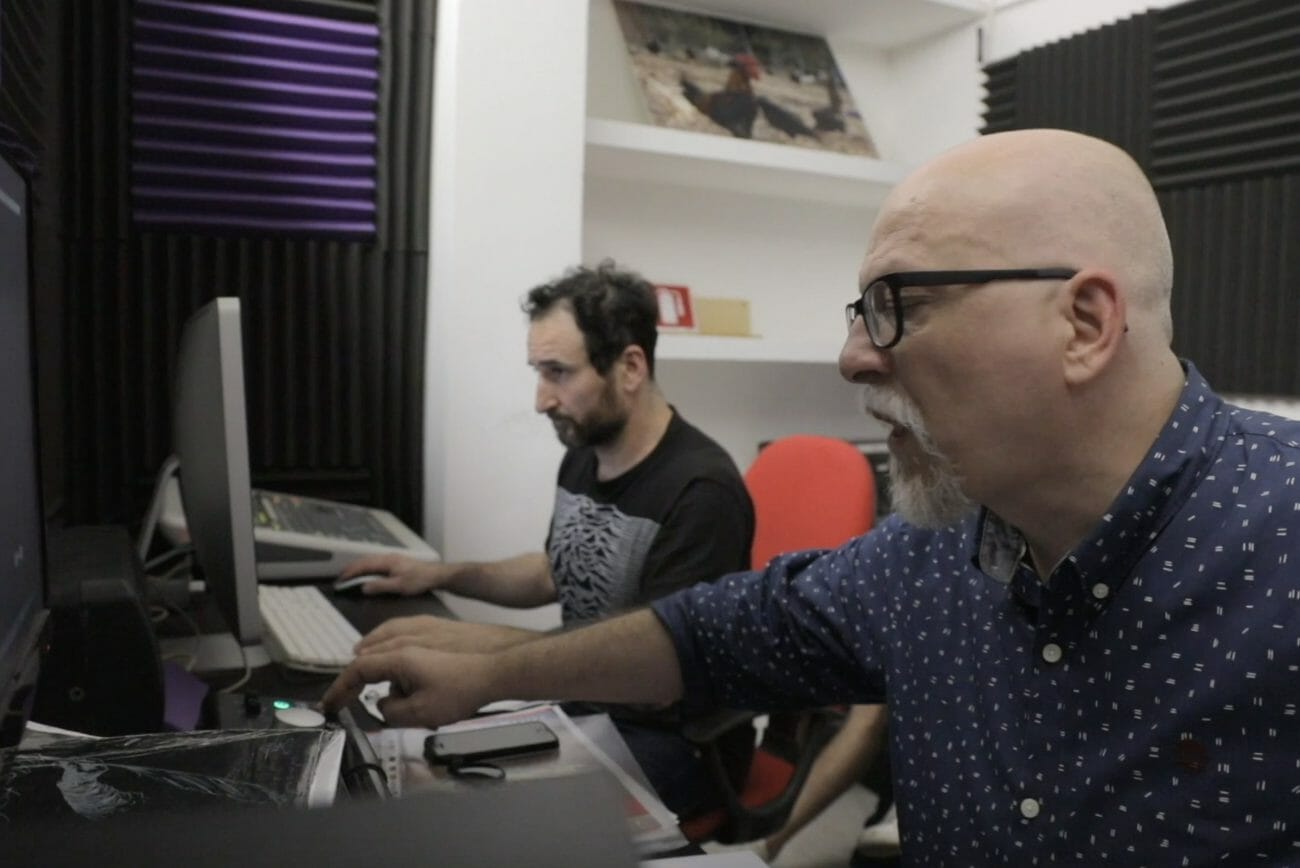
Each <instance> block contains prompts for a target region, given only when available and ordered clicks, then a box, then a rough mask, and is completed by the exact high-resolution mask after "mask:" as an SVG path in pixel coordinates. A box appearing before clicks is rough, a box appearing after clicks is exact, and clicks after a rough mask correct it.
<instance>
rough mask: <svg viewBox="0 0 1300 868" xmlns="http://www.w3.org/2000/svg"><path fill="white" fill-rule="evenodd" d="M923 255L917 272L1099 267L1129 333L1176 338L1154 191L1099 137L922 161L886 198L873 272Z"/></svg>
mask: <svg viewBox="0 0 1300 868" xmlns="http://www.w3.org/2000/svg"><path fill="white" fill-rule="evenodd" d="M918 247H919V248H921V249H924V250H925V251H927V253H928V254H930V255H932V256H933V257H934V261H933V262H931V263H927V264H926V265H925V266H924V267H934V268H992V267H1044V266H1058V265H1064V266H1071V267H1076V268H1083V267H1097V268H1103V269H1105V270H1107V271H1109V272H1110V273H1112V274H1113V275H1114V276H1115V277H1116V279H1117V280H1118V281H1119V282H1120V283H1121V284H1122V285H1123V286H1124V288H1125V292H1126V296H1127V300H1128V302H1129V312H1130V318H1131V320H1132V321H1133V325H1134V326H1135V329H1134V331H1135V332H1140V333H1142V334H1143V335H1145V336H1148V337H1151V338H1158V339H1159V341H1160V342H1161V343H1163V344H1164V345H1165V346H1168V343H1169V341H1170V339H1171V337H1172V326H1171V320H1170V314H1169V293H1170V289H1171V286H1172V284H1173V257H1172V254H1171V252H1170V247H1169V235H1168V232H1167V230H1166V228H1165V223H1164V218H1163V216H1162V215H1161V213H1160V206H1159V204H1158V203H1157V201H1156V197H1155V192H1154V191H1153V190H1152V189H1151V184H1150V182H1148V181H1147V179H1146V177H1145V176H1144V175H1143V173H1142V170H1141V169H1140V168H1138V166H1137V164H1136V163H1135V162H1133V160H1132V159H1131V158H1130V157H1129V156H1128V155H1127V154H1125V153H1124V152H1123V151H1121V150H1120V149H1119V148H1116V147H1115V146H1113V145H1111V144H1108V143H1107V142H1103V141H1101V140H1100V139H1095V138H1091V137H1089V136H1084V135H1081V134H1078V133H1072V132H1066V131H1064V130H1021V131H1016V132H1008V133H997V134H995V135H990V136H984V137H982V138H979V139H975V140H974V141H971V142H968V143H966V144H963V145H961V146H959V147H957V148H954V149H953V150H951V151H948V152H947V153H945V154H943V155H941V156H939V157H938V158H936V159H934V160H933V161H931V162H929V163H927V164H926V165H925V166H923V167H922V168H920V169H918V170H917V171H916V172H915V173H913V174H912V175H911V176H909V177H908V178H907V179H905V180H904V181H903V182H902V183H901V184H899V185H898V187H896V188H895V189H894V190H893V191H892V192H891V194H890V195H889V197H888V198H887V199H886V201H885V204H884V206H883V207H882V209H881V212H880V217H879V219H878V220H877V223H876V227H875V231H874V233H873V238H872V255H871V256H870V257H869V262H871V260H873V259H875V258H876V256H875V254H876V253H878V252H879V253H883V255H884V257H885V259H886V260H888V257H889V256H890V255H891V253H892V251H894V250H908V251H913V250H915V249H917V248H918ZM884 264H885V267H884V268H880V269H877V268H875V266H874V264H873V265H871V266H869V267H872V268H873V270H876V271H877V273H883V271H886V270H889V269H890V268H892V266H891V265H889V263H888V262H887V261H886V262H885V263H884ZM908 267H912V268H916V267H922V266H920V265H917V264H916V263H914V262H913V263H909V264H908ZM1140 326H1142V327H1140ZM1135 336H1136V335H1135Z"/></svg>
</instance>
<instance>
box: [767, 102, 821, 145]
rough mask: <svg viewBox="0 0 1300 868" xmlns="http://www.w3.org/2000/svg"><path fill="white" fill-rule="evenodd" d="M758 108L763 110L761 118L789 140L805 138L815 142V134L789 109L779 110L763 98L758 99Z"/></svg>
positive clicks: (779, 108)
mask: <svg viewBox="0 0 1300 868" xmlns="http://www.w3.org/2000/svg"><path fill="white" fill-rule="evenodd" d="M758 107H759V108H760V109H762V110H763V117H764V118H765V119H766V120H767V122H768V123H769V124H771V125H772V127H773V128H774V129H778V130H780V131H781V132H783V133H785V134H786V135H787V136H789V137H790V138H792V139H793V138H796V137H798V136H807V137H808V138H810V139H813V140H814V141H816V140H817V134H816V133H815V132H813V131H812V129H811V128H810V127H809V126H808V125H807V124H806V123H804V122H803V118H801V117H799V116H798V115H797V114H795V113H794V112H792V111H790V110H789V109H785V108H781V106H779V105H777V104H776V103H774V102H772V100H770V99H768V98H767V97H765V96H760V97H759V98H758Z"/></svg>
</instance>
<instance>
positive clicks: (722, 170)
mask: <svg viewBox="0 0 1300 868" xmlns="http://www.w3.org/2000/svg"><path fill="white" fill-rule="evenodd" d="M586 171H587V174H588V175H589V176H592V177H598V178H602V177H603V178H616V179H621V180H633V181H641V182H649V183H654V184H669V185H674V186H684V187H691V188H696V189H701V188H702V189H715V190H727V191H731V192H738V193H748V194H751V195H760V196H775V197H779V198H785V199H808V200H814V201H817V202H821V203H823V204H841V205H848V206H852V207H859V208H875V207H876V206H877V205H879V204H880V201H881V200H882V199H883V198H884V196H885V194H886V193H888V192H889V189H890V188H891V187H893V186H894V185H895V184H896V183H898V181H899V180H901V179H902V177H903V174H904V170H903V168H902V167H901V166H899V165H898V164H896V163H890V162H887V161H884V160H873V159H871V158H869V157H856V156H850V155H847V154H837V153H831V152H828V151H818V150H813V149H811V148H800V147H795V146H792V145H781V144H773V143H771V142H755V141H751V140H746V139H735V138H731V137H729V136H719V135H712V134H709V133H697V132H689V131H686V130H675V129H670V128H667V127H656V126H651V125H649V124H638V123H629V122H626V121H614V120H606V119H602V118H589V119H588V120H587V163H586Z"/></svg>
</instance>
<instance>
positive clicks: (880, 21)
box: [651, 0, 988, 48]
mask: <svg viewBox="0 0 1300 868" xmlns="http://www.w3.org/2000/svg"><path fill="white" fill-rule="evenodd" d="M651 2H653V3H654V4H655V5H659V6H675V7H680V8H685V9H689V10H690V11H693V12H701V13H704V14H713V15H716V16H718V17H720V18H730V19H735V20H738V21H751V22H753V23H755V24H767V25H770V26H773V27H778V28H781V29H784V30H796V31H800V32H803V33H815V34H817V35H820V36H825V37H827V38H829V39H834V40H837V41H848V42H857V43H861V44H863V45H869V46H872V47H876V48H891V47H896V46H899V45H906V44H907V43H909V42H915V41H916V40H918V39H923V38H925V37H927V36H933V35H935V34H938V33H943V32H945V31H947V30H950V29H952V28H954V27H957V26H958V25H961V24H966V23H969V22H971V21H975V20H978V19H979V18H981V17H982V16H983V15H984V13H985V12H986V11H987V8H988V0H692V2H689V3H683V2H681V0H651Z"/></svg>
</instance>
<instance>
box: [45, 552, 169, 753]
mask: <svg viewBox="0 0 1300 868" xmlns="http://www.w3.org/2000/svg"><path fill="white" fill-rule="evenodd" d="M46 555H47V570H46V572H47V575H48V576H49V591H50V593H49V609H50V632H49V638H50V642H49V646H48V648H49V650H48V651H47V652H46V655H45V659H44V661H42V663H41V674H40V679H39V680H38V682H37V685H36V703H35V707H34V708H33V709H32V719H33V720H36V721H38V722H40V723H46V724H50V725H53V726H61V727H65V728H67V729H73V730H77V731H78V732H87V733H91V734H92V735H126V734H129V733H135V732H157V731H159V730H161V729H162V728H163V698H164V697H163V675H162V662H161V659H160V658H159V654H158V640H157V639H156V638H155V637H154V634H153V630H152V629H150V623H149V616H148V612H147V611H146V609H145V605H144V602H143V591H144V571H143V569H142V568H141V566H140V559H139V558H138V557H137V556H136V553H135V547H134V545H133V544H132V542H131V539H130V537H128V536H127V533H126V530H125V529H124V528H121V527H107V526H93V527H74V528H67V529H62V530H51V531H50V532H49V533H48V535H47V537H46Z"/></svg>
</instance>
